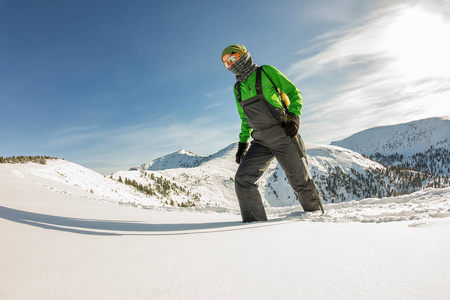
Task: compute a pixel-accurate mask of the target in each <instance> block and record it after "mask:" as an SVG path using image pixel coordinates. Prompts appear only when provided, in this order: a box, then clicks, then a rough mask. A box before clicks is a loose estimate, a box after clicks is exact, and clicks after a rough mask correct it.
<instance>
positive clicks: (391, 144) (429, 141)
mask: <svg viewBox="0 0 450 300" xmlns="http://www.w3.org/2000/svg"><path fill="white" fill-rule="evenodd" d="M331 145H335V146H340V147H343V148H347V149H351V150H353V151H356V152H358V153H362V154H365V155H367V156H370V155H373V154H375V153H380V154H382V155H391V154H395V153H398V154H403V155H406V156H411V155H413V154H415V153H418V152H425V151H427V150H428V149H429V148H430V147H434V148H445V149H447V150H450V119H449V118H430V119H424V120H419V121H414V122H409V123H404V124H398V125H391V126H383V127H376V128H372V129H368V130H364V131H361V132H359V133H356V134H354V135H352V136H350V137H348V138H346V139H343V140H341V141H335V142H332V143H331Z"/></svg>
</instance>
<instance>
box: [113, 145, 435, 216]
mask: <svg viewBox="0 0 450 300" xmlns="http://www.w3.org/2000/svg"><path fill="white" fill-rule="evenodd" d="M236 147H237V146H236V144H231V145H230V146H228V147H226V148H224V149H223V150H221V151H219V152H217V153H216V154H213V155H211V156H209V157H208V158H207V159H205V160H203V161H202V162H201V163H200V164H199V165H198V166H195V167H190V168H189V167H186V165H187V164H186V163H185V161H183V160H182V161H181V165H182V167H179V166H180V160H178V159H176V161H175V162H174V163H171V161H170V160H169V159H168V157H167V156H165V157H163V158H161V159H158V160H155V161H163V162H164V164H165V165H166V166H169V165H175V166H177V167H176V168H173V169H167V168H166V169H163V170H158V171H148V170H146V171H144V170H142V169H140V168H139V169H138V170H132V171H121V172H116V173H115V174H113V178H114V179H116V180H119V179H121V180H122V181H125V179H127V180H129V181H135V182H136V183H137V184H140V185H142V186H145V187H147V188H148V189H150V190H151V193H150V196H151V197H154V198H156V199H159V200H160V201H161V204H163V205H172V206H195V207H208V208H216V209H219V208H224V209H229V210H235V209H236V195H235V191H234V174H235V173H236V170H237V167H238V165H237V164H236V163H235V162H234V160H235V159H234V155H235V152H236ZM307 154H308V161H309V163H310V168H311V173H312V175H313V177H314V179H315V181H316V184H317V185H318V188H319V190H320V191H321V194H322V196H323V200H324V202H325V203H329V202H342V201H350V200H359V199H363V198H366V197H375V196H377V195H378V196H387V195H391V194H392V193H393V191H395V193H406V192H413V191H415V190H417V189H420V188H421V187H422V185H419V186H418V187H417V186H416V187H413V186H408V184H409V183H408V182H406V183H405V182H404V179H402V178H399V176H401V175H399V174H392V172H391V171H386V169H385V167H383V166H382V165H381V164H379V163H376V162H374V161H372V160H370V159H367V158H366V157H363V156H362V155H361V154H358V153H356V152H354V151H351V150H347V149H344V148H340V147H335V146H326V145H307ZM405 178H409V177H405ZM419 182H420V183H423V184H425V183H426V179H423V182H422V181H420V180H419ZM258 184H259V188H260V191H261V194H262V195H263V200H264V202H265V203H266V205H267V206H274V207H281V206H292V205H298V199H297V196H296V194H295V193H294V191H293V190H292V188H291V187H290V185H289V183H288V181H287V179H286V176H285V174H284V171H283V170H282V169H281V168H280V166H279V165H278V164H277V161H276V160H274V161H272V163H271V164H270V166H269V168H268V170H267V172H265V174H264V175H263V177H262V178H261V179H260V180H259V182H258ZM350 185H351V186H352V187H351V189H349V186H350ZM405 185H406V186H407V187H404V186H405ZM400 186H401V187H402V190H401V191H400Z"/></svg>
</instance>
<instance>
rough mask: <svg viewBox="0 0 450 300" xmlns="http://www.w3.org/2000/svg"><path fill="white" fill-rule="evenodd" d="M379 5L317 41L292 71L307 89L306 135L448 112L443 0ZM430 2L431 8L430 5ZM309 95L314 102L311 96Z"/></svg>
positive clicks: (332, 136) (447, 26)
mask: <svg viewBox="0 0 450 300" xmlns="http://www.w3.org/2000/svg"><path fill="white" fill-rule="evenodd" d="M424 3H425V2H421V4H417V5H401V6H395V7H389V8H386V9H382V10H378V11H376V12H374V13H372V14H371V15H370V16H369V17H368V18H367V19H365V20H364V21H363V22H361V23H358V24H355V25H354V26H353V27H352V28H349V29H346V30H342V31H341V32H339V33H334V34H333V35H330V34H328V35H327V36H326V37H323V38H321V39H319V40H317V44H316V45H313V46H312V47H313V48H314V47H321V50H320V51H319V52H318V53H317V54H315V55H313V56H310V57H307V58H305V59H303V60H301V61H299V62H298V63H296V64H294V65H293V66H292V67H291V68H290V69H289V70H288V72H287V74H288V75H289V76H290V77H291V78H293V80H294V82H305V81H306V82H312V83H317V82H320V84H317V87H315V88H311V89H310V90H308V86H306V87H305V86H304V87H303V92H304V93H303V96H304V98H305V99H304V101H305V103H304V104H305V110H306V109H307V107H308V105H309V106H312V107H314V109H311V111H310V112H309V113H308V114H306V111H305V118H304V121H305V122H304V123H305V128H304V129H305V130H304V132H305V135H306V136H308V137H309V136H311V137H313V138H305V139H306V140H310V141H314V142H326V143H328V142H330V141H332V140H336V139H341V138H344V137H346V136H348V135H349V134H352V133H354V132H357V131H360V130H363V129H366V128H369V127H373V126H378V125H385V124H393V123H400V122H406V121H410V120H413V119H420V118H425V117H431V116H444V115H450V105H449V104H448V101H449V100H450V87H449V82H450V56H449V55H448V53H450V39H449V38H448V33H449V32H450V22H449V20H448V19H447V18H446V17H445V14H444V13H443V11H445V10H441V11H439V10H438V9H436V6H438V4H439V3H441V2H437V1H434V2H428V3H427V5H428V4H430V3H432V4H433V5H432V6H425V4H424ZM430 7H431V9H430ZM308 101H309V102H308Z"/></svg>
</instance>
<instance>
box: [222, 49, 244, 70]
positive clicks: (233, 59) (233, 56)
mask: <svg viewBox="0 0 450 300" xmlns="http://www.w3.org/2000/svg"><path fill="white" fill-rule="evenodd" d="M245 52H247V50H242V51H241V52H239V53H233V54H231V55H230V56H229V57H228V58H227V59H226V60H225V61H224V62H223V66H224V67H225V68H227V69H229V68H230V67H231V66H232V65H233V64H234V63H235V62H236V61H237V60H238V58H239V57H240V56H241V54H244V53H245Z"/></svg>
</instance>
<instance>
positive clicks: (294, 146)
mask: <svg viewBox="0 0 450 300" xmlns="http://www.w3.org/2000/svg"><path fill="white" fill-rule="evenodd" d="M222 62H223V64H224V66H225V68H227V69H228V70H230V71H231V72H232V73H234V74H235V75H236V85H235V86H234V95H235V98H236V104H237V108H238V112H239V116H240V117H241V120H242V124H241V133H240V135H239V147H238V151H237V153H236V162H237V163H238V164H239V168H238V170H237V172H236V176H235V187H236V195H237V198H238V201H239V206H240V209H241V215H242V220H243V222H253V221H267V216H266V211H265V209H264V206H263V203H262V199H261V195H260V194H259V191H258V186H257V184H256V181H257V180H258V179H259V178H260V177H261V176H262V175H263V173H264V172H265V171H266V170H267V168H268V167H269V164H270V162H271V161H272V160H273V158H274V157H275V158H276V159H277V161H278V163H279V164H280V166H281V167H282V168H283V170H284V171H285V173H286V177H287V178H288V180H289V183H290V185H291V186H292V188H293V189H294V190H295V191H296V192H297V194H298V197H299V201H300V204H301V205H302V207H303V209H304V210H305V211H316V210H322V212H323V208H322V203H321V200H320V196H319V193H318V190H317V187H316V185H315V184H314V182H313V180H312V178H311V175H310V173H309V170H308V166H307V163H306V150H305V146H304V143H303V141H302V139H301V137H300V135H299V134H298V130H299V124H300V117H299V116H300V114H301V109H302V98H301V94H300V91H299V90H298V89H297V87H296V86H295V85H294V84H293V83H292V82H291V81H290V80H289V79H287V78H286V76H284V75H283V74H282V73H281V72H280V71H278V70H277V69H276V68H274V67H273V66H270V65H264V66H261V67H258V65H256V64H254V63H253V60H252V58H251V56H250V53H249V52H248V50H247V49H246V48H245V47H244V46H243V45H231V46H229V47H227V48H225V49H224V50H223V51H222ZM286 94H287V97H283V96H285V95H286ZM289 100H290V102H289ZM250 133H251V136H252V138H253V141H252V142H251V146H250V148H248V145H249V144H248V140H249V138H250ZM247 148H248V151H247Z"/></svg>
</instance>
